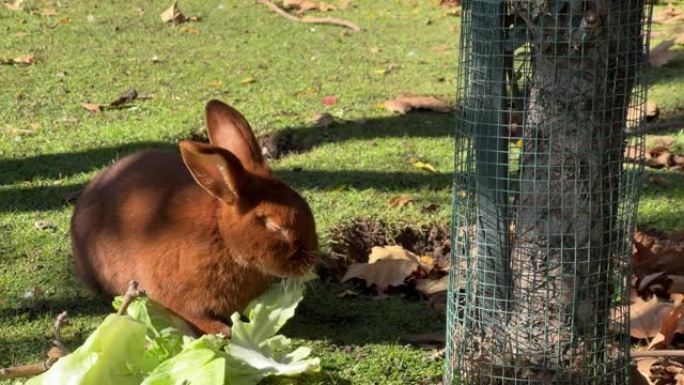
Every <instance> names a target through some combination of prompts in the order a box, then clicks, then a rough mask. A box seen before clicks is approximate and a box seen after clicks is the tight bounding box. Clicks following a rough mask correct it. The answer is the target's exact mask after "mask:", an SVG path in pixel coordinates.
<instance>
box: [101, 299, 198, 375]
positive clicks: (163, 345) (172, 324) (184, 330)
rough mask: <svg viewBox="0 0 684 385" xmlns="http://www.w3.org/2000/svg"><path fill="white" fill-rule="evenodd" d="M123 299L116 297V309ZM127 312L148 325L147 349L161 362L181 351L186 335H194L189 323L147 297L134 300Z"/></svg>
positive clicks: (114, 304)
mask: <svg viewBox="0 0 684 385" xmlns="http://www.w3.org/2000/svg"><path fill="white" fill-rule="evenodd" d="M122 300H123V297H116V298H115V299H114V302H113V306H114V308H115V309H117V310H118V309H119V307H120V306H121V301H122ZM126 313H127V314H128V315H129V316H130V317H131V318H133V319H134V320H136V321H138V322H141V323H143V324H144V325H145V326H147V343H148V345H147V350H148V352H149V353H150V354H151V355H153V356H155V357H156V358H157V359H159V361H160V362H161V361H164V360H166V359H168V358H171V357H173V356H175V355H176V354H178V353H180V352H181V350H182V347H183V337H184V336H188V335H189V336H194V330H193V329H192V327H191V326H190V324H189V323H187V322H186V321H185V320H183V319H182V318H181V317H179V316H177V315H176V314H175V313H173V312H172V311H170V310H169V309H167V308H165V307H163V306H162V305H160V304H159V303H157V302H155V301H153V300H151V299H149V298H147V297H138V298H136V299H135V300H133V302H131V303H130V304H129V305H128V307H127V308H126Z"/></svg>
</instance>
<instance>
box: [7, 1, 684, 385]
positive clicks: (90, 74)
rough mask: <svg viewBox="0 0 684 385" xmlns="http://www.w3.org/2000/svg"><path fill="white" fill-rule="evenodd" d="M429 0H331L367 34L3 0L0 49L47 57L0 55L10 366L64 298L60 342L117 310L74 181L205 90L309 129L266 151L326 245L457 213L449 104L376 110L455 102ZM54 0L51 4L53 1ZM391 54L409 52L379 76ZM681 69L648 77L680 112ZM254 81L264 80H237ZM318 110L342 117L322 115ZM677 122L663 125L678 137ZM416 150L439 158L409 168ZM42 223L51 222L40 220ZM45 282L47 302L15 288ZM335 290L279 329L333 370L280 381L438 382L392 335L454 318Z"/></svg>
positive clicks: (312, 299)
mask: <svg viewBox="0 0 684 385" xmlns="http://www.w3.org/2000/svg"><path fill="white" fill-rule="evenodd" d="M169 3H170V1H169ZM436 3H437V1H434V2H425V1H418V0H413V1H408V0H403V1H400V0H386V1H375V0H355V1H353V2H352V4H353V6H352V7H350V8H348V9H346V10H344V11H338V12H335V13H333V14H334V15H335V16H338V17H344V18H347V19H349V20H353V21H355V22H357V23H358V24H360V25H361V26H363V27H364V28H366V32H363V33H360V34H355V33H350V32H347V31H345V30H343V29H340V28H337V27H329V26H314V25H303V24H296V23H292V22H289V21H287V20H285V19H283V18H280V17H278V16H276V15H275V14H273V13H271V12H269V11H267V10H266V9H265V8H264V7H261V6H258V5H256V4H254V3H253V2H252V1H244V2H242V1H230V0H223V1H199V0H185V1H182V2H181V8H182V9H183V11H184V13H185V14H187V15H196V16H199V17H200V21H199V22H194V23H189V24H185V25H183V26H188V27H191V28H194V29H196V30H197V31H198V32H197V33H193V32H184V31H183V29H182V27H183V26H176V27H172V26H169V25H163V24H162V23H161V22H160V21H159V18H158V15H159V13H161V12H162V11H163V10H164V9H165V8H166V7H167V6H168V5H169V4H167V3H166V2H159V1H157V2H150V1H111V2H100V1H94V0H80V1H62V2H49V1H31V0H26V1H25V4H26V5H27V7H28V10H27V11H24V12H14V11H10V10H7V9H5V7H0V34H1V35H2V39H0V57H15V56H18V55H20V54H25V53H33V54H35V55H36V58H37V63H36V64H35V65H31V66H11V65H0V105H1V106H2V108H0V236H1V238H0V367H4V366H9V365H14V364H19V363H26V362H32V361H35V360H39V359H41V358H42V356H43V354H44V353H45V351H46V350H47V346H48V345H47V341H46V336H48V335H49V334H50V333H51V324H52V320H53V319H54V316H55V315H56V314H57V313H58V312H60V311H62V310H68V311H69V313H70V318H71V320H72V322H71V324H69V325H68V326H67V327H66V328H65V329H64V339H65V342H66V344H67V345H69V346H72V347H75V346H77V345H78V344H79V343H80V342H81V341H82V340H83V338H85V336H87V335H88V333H89V332H90V331H92V330H93V328H94V327H95V326H96V325H97V324H98V322H99V321H101V320H102V319H103V317H104V315H105V314H106V313H107V312H109V305H108V304H106V303H103V302H102V301H100V300H98V299H96V298H94V297H93V296H92V295H90V294H89V293H88V292H87V291H86V290H85V289H84V287H83V286H82V285H81V283H80V282H79V281H78V279H77V278H76V277H75V275H74V272H73V267H72V264H71V260H70V250H69V238H68V222H69V218H70V215H71V212H72V209H73V205H72V204H71V203H66V202H65V201H64V199H63V198H64V196H65V195H68V194H71V193H74V192H77V191H79V190H80V189H81V188H82V186H83V184H84V183H86V182H87V181H88V180H90V179H91V178H92V177H93V176H94V175H96V174H97V173H98V172H99V171H100V170H102V169H103V168H105V167H106V166H108V165H109V164H111V163H113V162H114V161H116V159H118V158H119V157H120V156H122V155H124V154H127V153H130V152H132V151H134V150H137V149H140V148H145V147H150V146H152V147H172V146H175V144H176V143H177V142H178V140H179V139H184V138H188V137H190V136H191V135H192V134H193V133H196V132H198V131H201V130H202V128H203V116H202V114H203V108H204V103H205V102H206V101H207V100H209V99H211V98H219V99H222V100H224V101H226V102H228V103H231V104H233V105H234V106H236V107H237V108H238V109H240V110H241V111H242V112H243V113H244V114H245V115H246V116H247V117H248V119H249V120H250V121H251V122H252V124H253V126H254V128H255V131H256V132H257V134H258V135H259V134H266V133H273V132H278V131H283V130H292V131H293V132H294V133H295V134H296V136H297V137H298V138H300V139H301V140H302V141H304V142H306V143H307V144H308V147H309V148H308V149H307V150H304V151H302V152H301V153H297V154H290V155H288V156H286V157H285V158H283V159H281V160H279V161H276V162H274V163H273V164H272V165H273V168H274V169H275V170H276V172H277V174H278V175H280V176H281V177H282V178H283V179H285V180H287V181H288V182H289V183H291V184H292V185H293V186H294V187H296V188H297V189H298V190H299V191H301V192H302V193H303V195H304V196H305V197H306V198H307V199H308V200H309V202H310V203H311V206H312V208H313V210H314V213H315V216H316V220H317V224H318V229H319V234H320V236H321V239H322V241H323V242H322V243H323V248H324V249H326V248H327V247H328V245H329V229H330V228H331V227H332V226H334V225H337V224H340V223H343V222H346V221H350V220H352V219H353V218H357V217H375V218H379V219H382V220H385V221H387V222H389V223H398V222H406V223H412V224H423V223H429V222H443V223H448V221H449V218H450V211H451V208H450V194H451V190H450V186H451V172H452V171H453V165H452V163H453V143H452V139H451V130H452V125H453V119H452V117H451V116H449V115H440V114H432V113H411V114H409V115H406V116H396V115H393V114H391V113H389V112H387V111H385V110H383V109H381V108H378V104H380V103H382V102H383V101H384V100H386V99H388V98H390V97H393V96H396V95H397V94H399V93H400V92H404V91H410V92H413V93H425V94H434V95H440V96H443V97H444V98H445V99H447V100H449V101H450V102H454V94H455V81H454V76H455V73H456V68H455V65H456V46H457V43H458V37H457V31H458V28H459V19H458V18H456V17H454V16H450V15H447V12H446V11H445V10H444V9H441V8H440V7H438V6H435V4H436ZM46 7H52V8H54V9H55V10H56V11H57V16H54V17H46V16H42V15H41V14H40V11H41V9H43V8H46ZM140 9H142V10H143V11H144V13H142V14H141V11H140ZM66 18H68V22H66V21H67V19H66ZM60 20H62V21H63V22H64V23H61V22H60ZM659 28H660V27H659ZM444 45H446V46H448V47H449V48H448V49H447V50H443V49H441V46H444ZM378 49H379V50H378ZM153 57H154V58H155V60H153ZM390 63H397V64H399V65H400V67H399V68H398V69H396V70H394V71H392V72H390V73H388V74H386V75H381V74H378V71H377V70H378V69H382V68H387V67H388V65H389V64H390ZM682 69H684V60H683V59H682V58H680V59H678V60H677V61H675V62H674V63H672V64H671V65H669V66H667V67H665V68H663V69H662V70H659V71H657V72H655V73H654V74H652V81H653V87H652V89H651V93H650V95H651V96H652V98H653V99H654V100H656V102H657V103H658V105H659V106H660V108H661V115H662V116H664V117H668V118H669V117H675V116H681V115H682V109H683V108H684V92H682V90H683V89H684V77H683V76H682V73H683V72H682ZM246 78H252V79H254V80H255V81H254V82H253V83H248V84H243V82H242V81H243V80H244V79H246ZM130 88H135V89H136V90H137V91H138V92H139V93H140V94H143V95H148V96H150V98H149V99H147V100H143V101H136V102H134V103H133V107H132V108H126V109H121V110H109V111H106V112H104V113H102V114H97V115H94V114H91V113H90V112H88V111H86V110H85V109H83V108H81V107H80V106H79V103H81V102H84V101H91V102H96V103H108V102H110V101H112V100H114V99H115V98H117V97H118V96H119V95H120V94H122V93H124V92H125V91H126V90H128V89H130ZM328 95H335V96H337V100H338V101H337V103H336V104H335V105H333V106H326V105H324V104H323V103H322V102H321V100H322V98H323V97H325V96H328ZM319 112H327V113H330V114H332V115H333V116H334V117H335V118H336V119H337V123H335V124H333V125H331V126H330V127H328V128H325V129H323V128H318V127H314V126H312V125H311V124H310V123H309V120H310V118H311V116H312V115H314V114H315V113H319ZM682 128H683V127H678V128H677V129H676V130H671V131H668V132H665V133H664V134H666V135H673V136H675V137H676V139H677V140H678V141H682V140H684V134H682V133H681V132H680V131H679V129H682ZM661 134H663V133H661ZM411 158H418V159H420V160H422V161H425V162H428V163H430V164H432V165H434V166H435V167H436V168H437V171H438V172H437V173H434V174H429V173H425V172H422V171H419V170H416V169H415V168H413V167H412V166H411V164H410V162H409V159H411ZM658 173H659V174H663V175H665V176H666V177H667V178H669V179H671V180H672V182H673V187H671V188H668V189H662V188H658V187H654V186H650V185H647V186H646V188H645V189H644V194H643V197H642V200H641V205H640V208H639V214H640V218H641V219H640V221H641V222H642V223H643V224H647V225H649V226H654V227H658V228H661V229H665V230H670V229H684V215H680V214H679V213H678V212H676V208H677V207H684V206H682V203H684V194H683V193H682V191H684V182H683V181H682V176H681V174H677V173H674V172H667V171H659V172H658ZM405 193H407V194H411V195H412V196H413V198H414V203H413V204H411V205H408V206H406V207H403V208H400V209H392V210H390V209H388V208H387V201H388V200H389V199H390V198H391V197H393V196H396V195H399V194H405ZM431 203H435V204H437V205H439V208H438V209H437V210H436V211H435V212H431V213H424V212H422V211H421V208H422V207H424V206H426V205H428V204H431ZM673 210H675V212H673ZM38 220H46V221H49V222H51V223H53V224H54V225H55V226H56V228H55V229H53V230H49V229H47V230H38V229H36V226H35V222H36V221H38ZM36 287H38V288H40V289H41V290H42V291H43V292H44V294H43V298H42V299H40V300H37V301H35V300H34V301H32V300H25V299H22V295H23V294H24V293H26V292H28V291H31V290H33V288H36ZM341 290H342V288H341V287H339V286H338V285H337V284H334V283H325V284H318V285H316V286H315V290H314V291H312V292H310V293H309V295H308V296H307V298H306V300H305V302H304V303H303V304H302V305H301V308H300V309H299V312H298V315H297V316H296V318H295V319H294V320H293V321H292V322H291V324H290V325H288V326H287V329H286V333H287V334H289V335H292V336H293V337H295V338H296V341H297V342H298V343H306V344H309V345H312V346H313V347H314V353H315V354H318V355H320V356H321V357H322V362H323V371H322V372H321V373H320V374H319V375H315V376H309V377H305V378H302V379H298V380H279V381H278V382H283V383H288V382H289V381H292V382H294V383H297V384H383V385H384V384H435V383H437V382H438V380H439V378H440V376H441V369H442V367H443V362H442V361H440V360H432V359H431V354H432V352H430V351H427V350H421V349H419V348H415V347H411V346H405V345H403V344H401V343H400V342H399V337H400V336H401V335H403V334H410V333H419V332H430V331H435V330H438V329H440V328H442V327H443V322H444V319H443V315H441V314H438V313H436V312H435V311H433V310H431V309H429V308H428V306H427V304H426V303H425V302H424V301H416V300H412V299H407V298H402V297H398V296H397V297H392V298H390V299H388V300H384V301H375V300H372V299H370V298H368V297H363V296H362V297H360V298H345V299H340V298H337V297H336V295H335V294H336V293H338V292H339V291H341Z"/></svg>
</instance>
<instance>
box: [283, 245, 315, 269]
mask: <svg viewBox="0 0 684 385" xmlns="http://www.w3.org/2000/svg"><path fill="white" fill-rule="evenodd" d="M317 260H318V253H317V252H316V251H314V250H307V249H303V248H298V249H296V250H295V251H294V252H293V253H292V255H290V257H289V258H288V260H287V265H288V269H287V270H288V271H290V272H291V275H302V274H304V273H306V272H307V271H309V269H310V268H311V266H313V265H314V264H315V263H316V261H317Z"/></svg>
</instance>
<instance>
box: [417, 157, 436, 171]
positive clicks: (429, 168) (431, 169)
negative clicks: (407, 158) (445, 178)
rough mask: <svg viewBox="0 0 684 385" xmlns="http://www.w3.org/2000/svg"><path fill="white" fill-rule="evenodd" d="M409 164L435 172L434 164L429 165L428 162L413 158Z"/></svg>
mask: <svg viewBox="0 0 684 385" xmlns="http://www.w3.org/2000/svg"><path fill="white" fill-rule="evenodd" d="M411 165H412V166H413V167H415V168H417V169H419V170H423V171H427V172H437V169H435V166H433V165H431V164H430V163H425V162H421V161H418V160H413V161H411Z"/></svg>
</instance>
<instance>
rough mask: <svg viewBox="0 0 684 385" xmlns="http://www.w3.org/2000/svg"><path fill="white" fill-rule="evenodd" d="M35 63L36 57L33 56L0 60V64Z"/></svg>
mask: <svg viewBox="0 0 684 385" xmlns="http://www.w3.org/2000/svg"><path fill="white" fill-rule="evenodd" d="M35 62H36V56H35V55H33V54H26V55H19V56H17V57H15V58H10V59H5V58H0V64H22V65H30V64H34V63H35Z"/></svg>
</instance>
